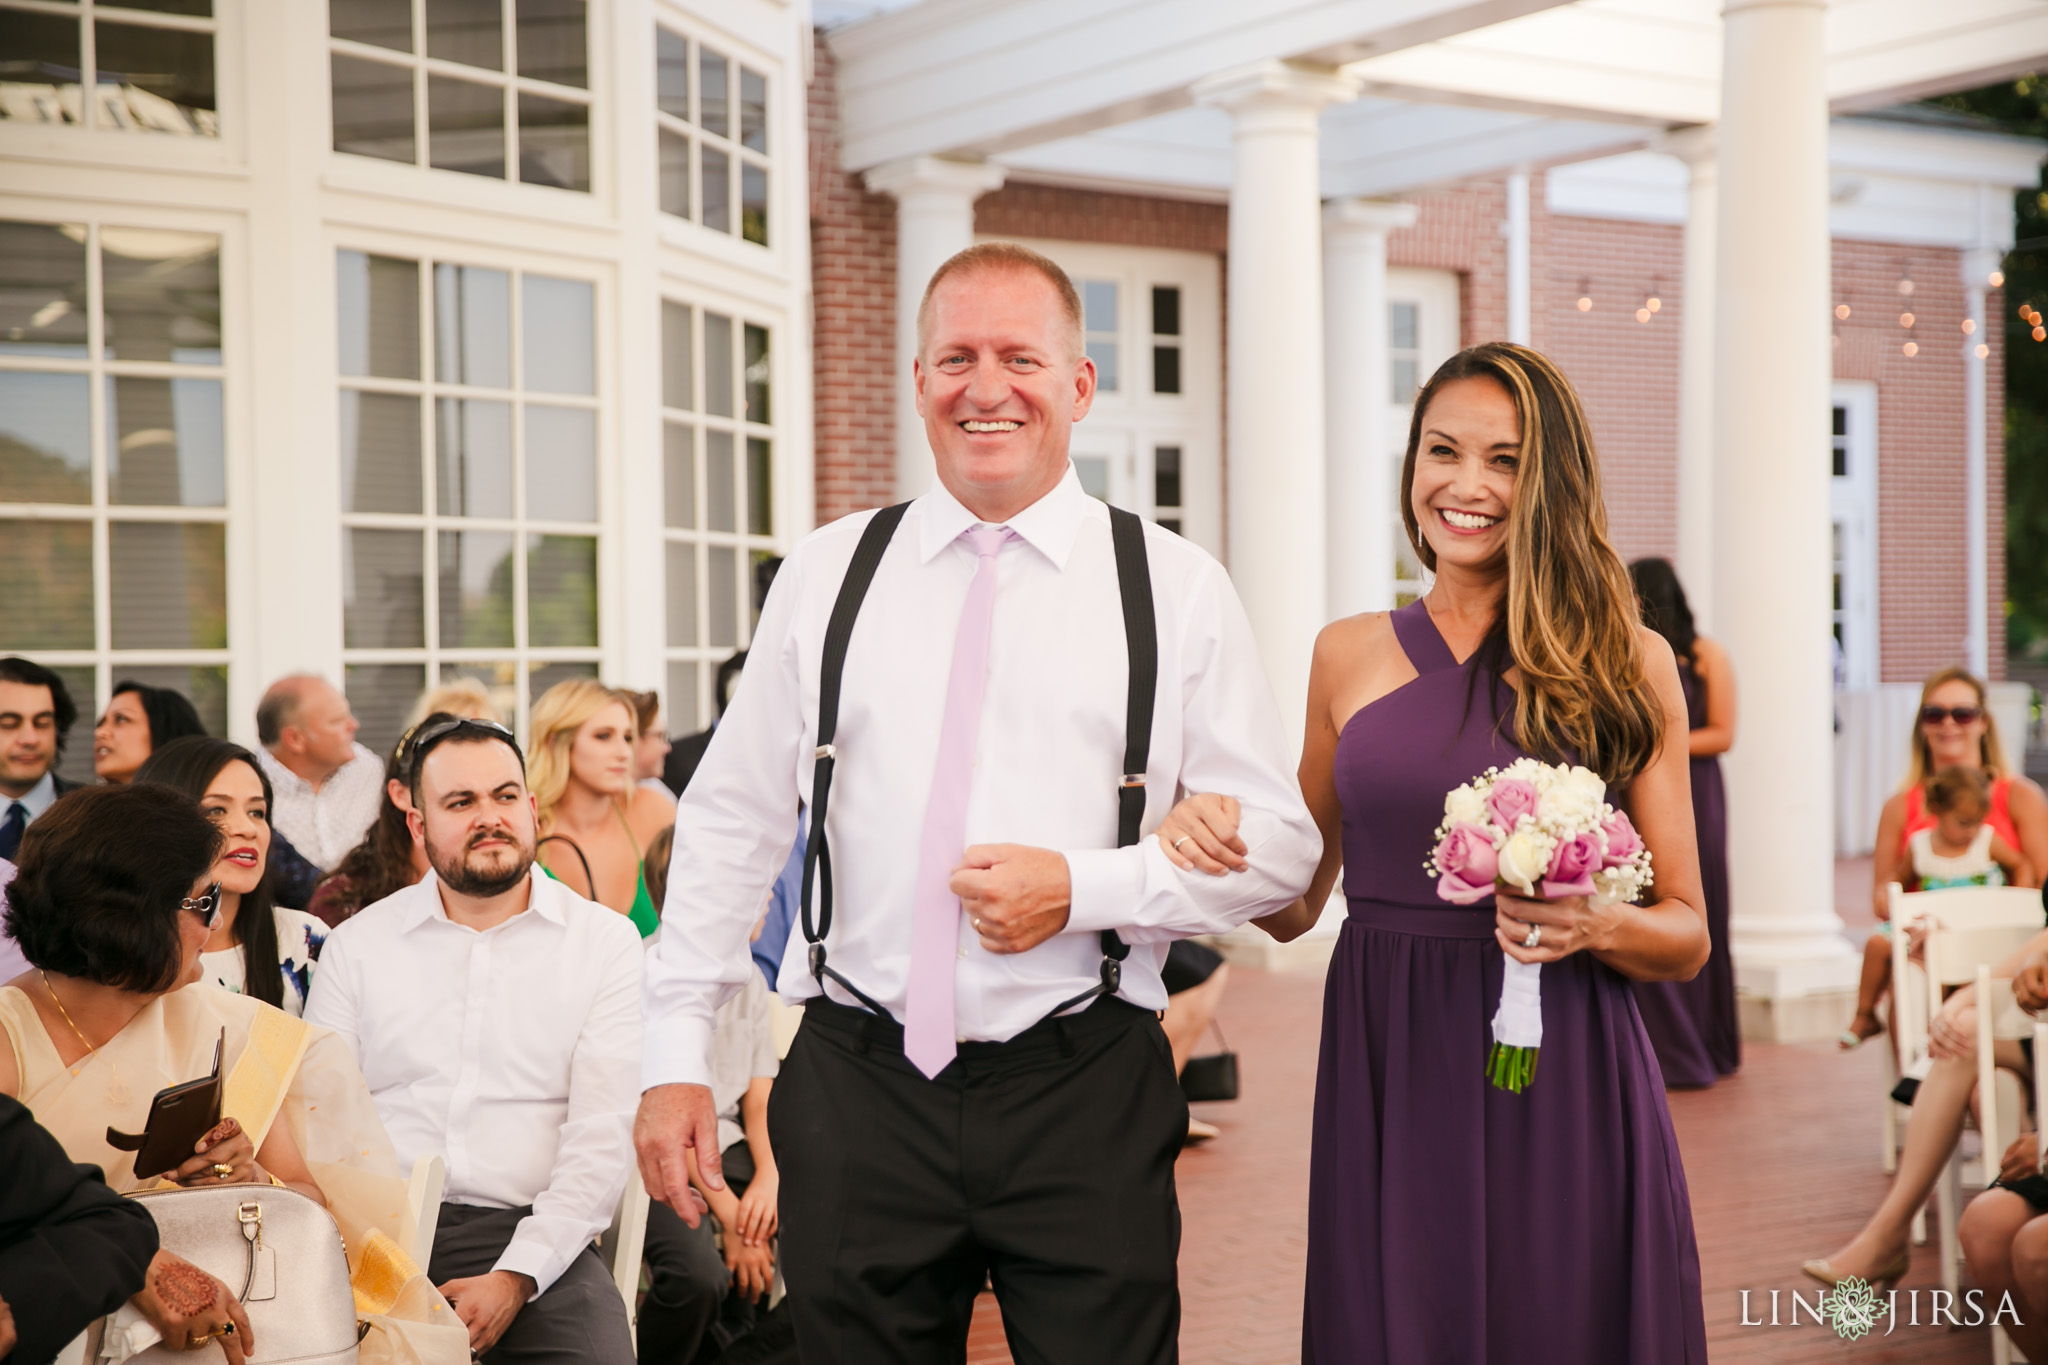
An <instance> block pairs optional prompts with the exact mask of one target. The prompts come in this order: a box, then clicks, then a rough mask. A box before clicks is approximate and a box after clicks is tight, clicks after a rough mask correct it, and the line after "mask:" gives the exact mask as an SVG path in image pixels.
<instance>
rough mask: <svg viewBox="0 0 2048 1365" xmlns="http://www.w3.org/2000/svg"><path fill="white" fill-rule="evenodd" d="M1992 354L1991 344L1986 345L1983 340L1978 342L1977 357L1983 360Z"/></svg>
mask: <svg viewBox="0 0 2048 1365" xmlns="http://www.w3.org/2000/svg"><path fill="white" fill-rule="evenodd" d="M1990 354H1991V348H1990V347H1989V346H1986V345H1985V344H1984V343H1983V342H1981V341H1980V342H1978V343H1977V359H1979V360H1982V359H1984V358H1985V357H1987V356H1989V355H1990Z"/></svg>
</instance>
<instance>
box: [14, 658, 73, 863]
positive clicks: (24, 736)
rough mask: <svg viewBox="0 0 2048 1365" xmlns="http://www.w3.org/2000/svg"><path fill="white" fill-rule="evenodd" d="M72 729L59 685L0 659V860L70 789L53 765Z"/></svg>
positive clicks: (69, 706)
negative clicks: (31, 824)
mask: <svg viewBox="0 0 2048 1365" xmlns="http://www.w3.org/2000/svg"><path fill="white" fill-rule="evenodd" d="M77 723H78V707H77V705H76V704H75V703H74V702H73V701H72V700H71V691H70V689H69V688H67V687H65V686H64V679H62V678H60V677H58V676H57V675H56V674H55V673H53V672H51V671H50V670H49V669H47V668H44V667H43V666H42V665H41V664H38V663H31V662H30V661H29V660H27V659H23V658H18V657H12V656H10V657H8V658H5V659H0V858H12V857H14V854H15V851H16V850H18V849H19V848H20V847H21V836H22V832H23V831H24V830H26V829H27V828H28V827H29V823H30V822H31V821H32V820H34V819H35V818H36V817H37V816H38V815H41V814H42V813H43V812H44V811H46V810H48V809H49V808H50V803H51V802H52V801H55V800H56V799H57V798H58V797H60V796H62V795H63V794H64V793H65V792H67V791H70V790H71V788H72V786H73V785H74V784H73V783H70V782H66V781H65V780H64V779H63V778H61V777H59V776H57V761H58V760H59V759H61V758H62V757H63V756H64V740H65V737H66V736H68V735H69V734H70V733H71V727H72V726H73V725H75V724H77Z"/></svg>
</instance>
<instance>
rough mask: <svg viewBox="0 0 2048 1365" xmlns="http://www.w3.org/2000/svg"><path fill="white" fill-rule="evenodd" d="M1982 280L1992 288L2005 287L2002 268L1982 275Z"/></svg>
mask: <svg viewBox="0 0 2048 1365" xmlns="http://www.w3.org/2000/svg"><path fill="white" fill-rule="evenodd" d="M1984 282H1985V283H1986V284H1988V285H1990V286H1991V287H1992V288H1993V289H2003V288H2004V287H2005V272H2004V271H2003V270H1994V271H1992V272H1991V273H1990V274H1989V275H1986V276H1985V277H1984Z"/></svg>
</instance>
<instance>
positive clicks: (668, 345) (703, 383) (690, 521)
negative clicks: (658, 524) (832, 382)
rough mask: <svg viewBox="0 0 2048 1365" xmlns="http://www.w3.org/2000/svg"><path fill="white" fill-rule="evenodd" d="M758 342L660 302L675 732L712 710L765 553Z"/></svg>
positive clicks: (768, 479)
mask: <svg viewBox="0 0 2048 1365" xmlns="http://www.w3.org/2000/svg"><path fill="white" fill-rule="evenodd" d="M770 342H771V334H770V332H769V329H768V328H766V327H763V326H759V325H757V324H755V323H752V322H748V321H747V320H745V319H744V318H738V317H734V316H733V315H732V314H730V313H726V312H722V311H719V310H717V309H712V308H700V307H696V306H693V305H691V304H688V303H682V302H678V301H676V300H674V299H669V300H665V301H663V303H662V305H661V373H662V381H661V406H662V496H663V509H662V526H663V528H664V530H663V539H664V542H665V543H664V545H663V554H664V557H665V558H664V568H663V572H664V574H665V577H666V587H667V594H666V595H667V600H668V623H667V639H668V649H667V657H668V700H667V703H666V705H667V708H668V714H669V715H670V717H671V720H670V722H669V724H670V728H671V729H675V730H677V732H678V733H682V732H683V731H682V727H689V728H701V727H702V726H704V725H708V724H710V723H711V721H712V719H713V718H714V717H715V716H716V715H717V714H718V707H717V702H716V699H715V698H713V696H712V694H711V688H712V680H713V678H714V676H715V674H716V672H717V667H718V665H719V664H720V663H723V662H724V661H725V660H726V659H729V658H731V657H732V654H733V651H735V650H738V649H744V648H745V647H746V645H747V641H748V640H749V639H751V638H752V636H753V630H754V618H755V616H756V615H757V614H758V613H759V611H760V606H761V598H762V596H763V595H765V593H766V585H765V582H764V581H762V580H763V579H764V578H765V575H766V574H767V573H768V572H769V562H770V561H771V560H772V559H773V558H774V556H775V529H776V528H775V504H774V496H773V494H774V487H775V478H774V475H775V439H776V428H775V415H776V414H775V404H774V395H773V393H772V391H771V382H770V377H771V373H772V371H771V366H770V355H769V346H770ZM693 720H694V722H695V725H694V726H692V725H691V722H692V721H693Z"/></svg>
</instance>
